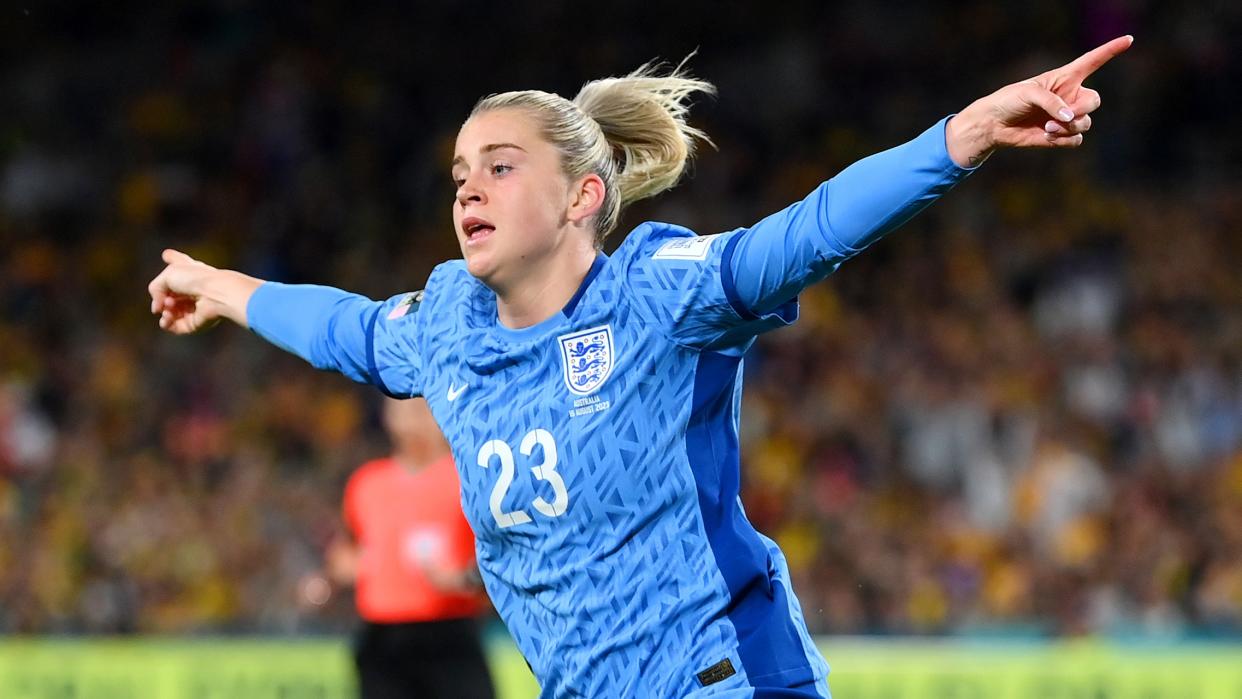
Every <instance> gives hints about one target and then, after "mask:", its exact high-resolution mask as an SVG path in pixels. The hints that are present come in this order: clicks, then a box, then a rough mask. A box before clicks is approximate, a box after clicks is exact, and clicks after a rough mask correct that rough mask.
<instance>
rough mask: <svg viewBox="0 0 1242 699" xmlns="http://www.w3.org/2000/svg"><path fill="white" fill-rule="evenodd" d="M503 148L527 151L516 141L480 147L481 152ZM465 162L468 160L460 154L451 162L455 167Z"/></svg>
mask: <svg viewBox="0 0 1242 699" xmlns="http://www.w3.org/2000/svg"><path fill="white" fill-rule="evenodd" d="M501 148H516V149H517V150H520V151H522V152H523V153H525V152H526V149H525V148H523V147H521V146H519V145H518V144H516V143H489V144H487V145H486V146H483V147H482V148H480V149H479V152H480V153H491V152H492V151H494V150H500V149H501ZM464 162H466V159H465V158H463V157H461V156H460V155H459V156H457V157H456V158H453V162H452V163H451V165H452V166H453V167H457V166H458V165H459V164H461V163H464Z"/></svg>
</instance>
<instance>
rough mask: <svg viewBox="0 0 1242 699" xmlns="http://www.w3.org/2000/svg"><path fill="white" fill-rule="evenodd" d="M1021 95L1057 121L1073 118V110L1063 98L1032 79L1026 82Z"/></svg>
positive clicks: (1068, 120)
mask: <svg viewBox="0 0 1242 699" xmlns="http://www.w3.org/2000/svg"><path fill="white" fill-rule="evenodd" d="M1022 97H1023V99H1025V100H1026V101H1027V103H1029V104H1033V105H1035V106H1036V107H1039V108H1040V109H1042V110H1044V111H1045V112H1047V113H1048V116H1050V117H1052V118H1053V119H1056V120H1057V121H1059V122H1062V123H1065V124H1068V123H1069V122H1071V121H1073V120H1074V116H1075V114H1074V110H1072V109H1070V108H1069V105H1068V104H1066V103H1065V100H1063V99H1061V98H1060V97H1058V96H1057V94H1056V93H1055V92H1053V91H1052V90H1049V89H1048V88H1046V87H1044V86H1043V85H1040V84H1039V83H1036V82H1035V81H1033V80H1032V81H1030V82H1028V83H1026V90H1025V91H1024V92H1023V94H1022Z"/></svg>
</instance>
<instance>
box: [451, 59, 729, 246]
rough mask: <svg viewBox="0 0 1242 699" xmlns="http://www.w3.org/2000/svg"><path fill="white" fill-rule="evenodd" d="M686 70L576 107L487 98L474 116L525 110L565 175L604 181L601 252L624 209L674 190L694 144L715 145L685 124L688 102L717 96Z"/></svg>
mask: <svg viewBox="0 0 1242 699" xmlns="http://www.w3.org/2000/svg"><path fill="white" fill-rule="evenodd" d="M692 55H693V54H692ZM686 58H687V60H689V56H687V57H686ZM685 63H686V61H684V60H683V61H682V62H681V63H680V64H679V65H678V66H677V67H676V68H673V69H672V70H671V71H669V72H668V74H667V75H661V74H660V73H661V72H662V71H663V70H664V66H663V65H661V64H656V63H646V64H644V65H643V66H641V67H640V68H639V69H638V70H636V71H634V72H633V73H630V74H629V75H626V76H625V77H621V78H604V79H602V80H592V81H591V82H589V83H587V84H585V85H583V86H582V89H581V90H579V91H578V95H577V96H576V97H574V99H573V101H570V100H567V99H565V98H564V97H561V96H560V95H556V94H552V93H548V92H542V91H539V90H523V91H520V92H505V93H502V94H498V95H490V96H488V97H485V98H483V99H481V100H479V102H478V104H476V105H475V106H474V109H473V110H471V111H470V116H471V117H473V116H474V115H476V114H479V113H482V112H488V111H494V110H497V109H521V110H523V111H525V112H527V113H529V114H530V115H531V116H533V117H534V118H535V120H536V121H537V122H538V124H539V126H540V130H541V131H542V133H543V136H544V138H546V139H547V140H548V142H549V143H551V144H552V145H553V146H555V147H556V148H557V150H559V151H560V153H561V164H562V167H563V168H564V171H565V174H566V175H568V176H569V177H570V178H571V179H576V178H578V177H582V176H583V175H586V174H589V173H595V174H596V175H599V177H600V179H601V180H603V181H604V202H603V205H602V206H601V207H600V210H599V214H598V215H597V218H596V222H595V231H596V236H595V244H596V245H597V246H599V245H602V244H603V241H604V238H605V237H606V236H607V235H608V234H609V233H611V232H612V230H613V228H615V227H616V225H617V221H618V219H620V217H621V211H622V209H623V208H624V207H626V206H627V205H629V204H630V203H632V202H635V201H638V200H639V199H645V198H646V197H651V196H655V195H656V194H659V193H660V192H663V191H664V190H666V189H670V188H672V187H673V186H674V185H676V184H677V180H678V179H679V178H680V177H681V175H682V173H683V172H685V169H686V164H687V163H688V162H689V160H690V158H692V157H693V156H694V151H695V145H696V142H697V141H700V140H701V141H705V142H706V143H708V144H711V139H709V138H708V137H707V134H705V133H703V132H702V131H701V130H699V129H696V128H694V127H693V126H690V125H689V124H687V123H686V112H687V111H689V105H687V104H686V100H687V98H688V97H690V96H691V95H693V94H694V93H696V92H703V93H707V94H715V92H716V88H715V86H713V85H712V84H711V83H709V82H706V81H704V80H699V79H697V78H694V77H692V76H690V75H689V74H688V73H686V72H685V70H684V67H685Z"/></svg>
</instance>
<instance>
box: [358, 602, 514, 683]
mask: <svg viewBox="0 0 1242 699" xmlns="http://www.w3.org/2000/svg"><path fill="white" fill-rule="evenodd" d="M354 662H355V663H356V665H357V668H358V689H359V696H361V697H362V699H398V698H399V699H411V698H412V697H420V698H421V697H427V698H428V699H435V698H437V697H444V698H445V699H476V698H477V699H492V697H493V696H494V692H493V689H492V678H491V674H490V673H489V672H488V669H487V661H486V659H485V658H484V655H483V645H482V643H481V642H480V640H479V627H478V624H477V623H476V622H475V621H474V620H473V619H450V620H447V621H422V622H411V623H404V624H376V623H371V622H366V623H364V624H363V626H362V628H361V629H359V631H358V636H357V639H356V641H355V646H354Z"/></svg>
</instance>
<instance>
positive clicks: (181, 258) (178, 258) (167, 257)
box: [160, 248, 195, 265]
mask: <svg viewBox="0 0 1242 699" xmlns="http://www.w3.org/2000/svg"><path fill="white" fill-rule="evenodd" d="M160 257H161V258H163V260H164V264H166V265H171V264H176V263H178V262H194V261H195V260H194V258H193V257H190V256H189V255H187V254H185V253H184V252H181V251H180V250H173V249H172V248H168V249H167V250H165V251H164V254H162V255H160Z"/></svg>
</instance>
